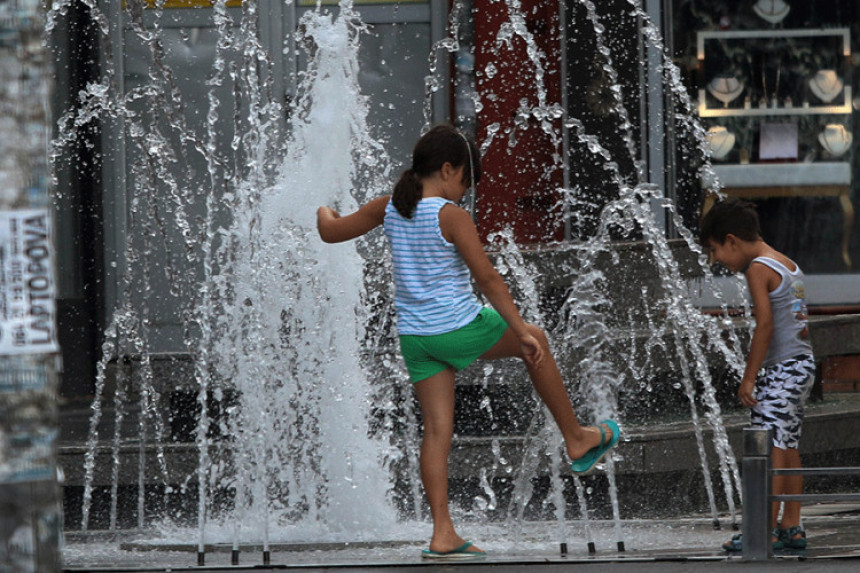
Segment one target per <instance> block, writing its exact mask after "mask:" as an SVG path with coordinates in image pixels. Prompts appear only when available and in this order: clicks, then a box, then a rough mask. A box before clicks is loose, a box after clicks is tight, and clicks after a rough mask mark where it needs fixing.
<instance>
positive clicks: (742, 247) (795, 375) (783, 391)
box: [701, 199, 815, 551]
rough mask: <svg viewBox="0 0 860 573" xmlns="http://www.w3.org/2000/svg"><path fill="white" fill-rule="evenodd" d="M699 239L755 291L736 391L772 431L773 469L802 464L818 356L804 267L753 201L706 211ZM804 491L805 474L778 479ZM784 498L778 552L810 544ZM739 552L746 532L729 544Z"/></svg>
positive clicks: (778, 485)
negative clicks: (764, 226)
mask: <svg viewBox="0 0 860 573" xmlns="http://www.w3.org/2000/svg"><path fill="white" fill-rule="evenodd" d="M701 241H702V244H703V245H705V246H706V247H707V248H708V250H709V251H710V253H711V258H712V259H713V260H715V261H717V262H719V263H721V264H722V265H723V266H725V267H727V268H728V269H729V270H730V271H732V272H734V273H736V272H738V271H744V274H745V275H746V278H747V284H748V285H749V289H750V294H751V296H752V303H753V313H754V315H755V331H754V332H753V337H752V341H751V342H750V350H749V356H748V357H747V365H746V369H745V370H744V375H743V379H742V380H741V385H740V389H739V390H738V399H740V402H741V404H743V405H744V406H747V407H749V408H750V423H751V424H752V425H753V426H760V427H763V428H769V429H772V430H773V449H772V454H771V456H772V459H773V467H774V468H799V467H800V453H799V452H798V449H797V446H798V443H799V442H800V427H801V422H802V421H803V405H804V403H805V402H806V399H807V397H808V396H809V391H810V389H811V388H812V382H813V380H814V379H815V359H814V358H813V356H812V345H811V344H810V342H809V329H808V328H807V313H806V298H805V296H806V295H805V292H804V288H803V272H802V271H801V270H800V267H798V266H797V264H796V263H795V262H794V261H792V260H791V259H789V258H788V257H786V256H785V255H783V254H782V253H780V252H778V251H776V250H774V249H773V248H772V247H771V246H770V245H768V244H767V243H765V242H764V241H763V240H762V238H761V232H760V230H759V220H758V215H757V214H756V211H755V207H754V206H753V205H752V204H750V203H747V202H745V201H739V200H737V199H729V200H726V201H723V202H720V203H717V204H716V205H714V206H713V208H711V210H710V211H708V212H707V214H706V215H705V217H704V219H703V220H702V225H701ZM800 493H803V477H802V476H799V475H791V476H780V475H775V476H774V477H773V494H774V495H785V494H800ZM778 512H779V503H774V504H773V506H772V510H771V526H772V527H773V539H772V541H773V548H774V550H782V549H790V550H802V549H805V548H806V534H805V533H804V531H803V529H801V526H800V502H799V501H788V502H785V506H784V508H783V513H782V521H781V522H780V523H779V524H777V516H778ZM723 549H725V550H726V551H741V550H742V545H741V536H740V535H735V536H734V537H733V538H732V540H731V541H729V542H727V543H724V544H723Z"/></svg>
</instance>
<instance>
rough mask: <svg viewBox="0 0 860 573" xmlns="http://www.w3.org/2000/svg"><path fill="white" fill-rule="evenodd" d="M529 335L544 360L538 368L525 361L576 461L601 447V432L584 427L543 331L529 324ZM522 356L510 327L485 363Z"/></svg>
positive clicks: (485, 354) (487, 353) (489, 353)
mask: <svg viewBox="0 0 860 573" xmlns="http://www.w3.org/2000/svg"><path fill="white" fill-rule="evenodd" d="M528 327H529V330H530V333H531V335H532V336H534V337H535V338H536V339H537V340H538V342H540V344H541V346H542V347H543V350H544V359H543V361H542V362H541V363H540V364H539V365H538V366H533V365H531V364H529V363H528V362H526V363H525V364H526V369H527V370H528V373H529V377H530V378H531V381H532V385H533V386H534V388H535V391H536V392H537V393H538V396H540V398H541V400H543V402H544V404H546V406H547V408H549V411H550V414H552V417H553V419H554V420H555V423H556V424H557V425H558V428H559V430H560V431H561V435H562V436H563V437H564V442H565V447H566V448H567V455H568V456H569V457H570V459H572V460H576V459H579V458H581V457H582V456H584V455H585V453H586V452H587V451H588V450H590V449H591V448H593V447H594V446H598V445H600V443H601V442H600V430H599V429H598V428H597V426H581V425H580V424H579V421H578V420H577V418H576V414H575V413H574V411H573V405H572V404H571V402H570V396H568V394H567V389H566V388H565V387H564V381H563V380H562V377H561V372H560V371H559V369H558V365H557V364H556V362H555V358H554V357H553V355H552V352H550V350H549V341H548V340H547V338H546V334H545V333H544V331H543V330H542V329H540V328H538V327H537V326H535V325H533V324H529V325H528ZM509 357H517V358H522V357H523V351H522V347H521V345H520V341H519V338H517V335H516V334H514V332H513V331H512V330H511V329H510V328H508V329H507V330H506V331H505V333H504V334H503V335H502V338H501V339H499V341H498V342H497V343H496V344H495V345H494V346H493V347H492V348H490V349H489V350H488V351H487V352H485V353H484V354H483V355H482V356H481V359H482V360H494V359H497V358H509ZM604 431H605V433H606V439H607V440H609V439H610V438H611V437H612V430H611V429H610V428H609V427H607V426H604Z"/></svg>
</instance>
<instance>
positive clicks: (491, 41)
mask: <svg viewBox="0 0 860 573" xmlns="http://www.w3.org/2000/svg"><path fill="white" fill-rule="evenodd" d="M521 13H522V15H523V16H524V18H525V25H526V29H527V30H528V31H529V32H530V33H531V35H532V36H533V38H534V43H535V45H536V47H537V48H538V50H539V51H540V53H541V58H540V67H542V68H543V71H544V76H543V80H542V81H543V85H544V89H545V91H546V102H545V103H546V105H552V104H561V73H560V68H561V65H560V64H561V49H560V45H559V13H558V3H557V0H521ZM474 19H475V71H476V75H477V77H476V81H477V88H478V93H479V94H480V96H481V102H482V104H483V109H482V110H481V111H480V112H478V141H479V143H480V142H483V141H486V139H487V138H488V137H489V135H488V129H489V128H490V126H492V125H493V124H498V126H499V129H498V131H497V132H496V134H495V136H494V137H493V139H492V143H491V144H490V147H489V148H488V149H487V151H486V153H485V154H484V156H483V170H484V171H483V172H484V174H483V178H482V180H481V183H480V185H479V188H478V200H477V224H478V231H479V232H480V234H481V236H482V237H486V236H487V234H488V233H491V232H494V231H499V230H501V229H503V228H505V227H506V226H511V227H512V228H513V231H514V237H515V239H516V241H517V243H520V244H535V243H545V242H548V241H555V240H561V239H563V238H564V223H563V220H562V217H561V214H562V210H561V207H560V205H559V201H560V198H561V196H560V194H559V193H558V191H557V189H558V188H559V187H561V186H562V183H563V178H562V175H563V172H562V169H561V166H560V164H559V165H556V162H557V160H556V159H554V156H560V155H561V153H562V148H561V143H560V138H561V131H560V128H561V120H558V119H557V120H553V122H552V125H553V131H554V132H555V133H556V134H557V135H556V137H557V139H558V143H556V142H554V141H553V137H552V136H550V135H548V134H546V133H545V132H544V131H543V130H542V129H541V126H540V122H539V121H538V120H536V119H535V118H534V117H530V118H529V119H528V120H527V122H526V123H525V124H518V125H515V118H516V116H517V114H518V113H519V112H520V110H521V107H522V104H521V102H522V101H525V102H526V103H525V107H526V108H528V109H532V108H534V107H536V106H537V105H538V104H539V101H538V100H539V97H538V85H539V84H538V74H537V71H538V69H539V67H538V66H536V65H535V63H534V62H533V61H532V58H530V56H529V54H528V51H527V47H528V44H527V42H526V41H525V39H523V38H522V37H521V36H520V35H518V34H516V33H513V34H511V35H510V41H509V42H500V41H499V31H500V29H501V27H502V25H503V24H505V23H506V22H507V23H508V24H510V23H511V17H510V15H509V13H508V6H507V4H506V3H505V2H503V1H500V0H475V12H474ZM490 65H492V66H494V67H495V70H492V69H491V68H488V66H490ZM512 136H513V138H514V139H515V140H516V145H514V146H513V147H511V146H510V141H511V137H512Z"/></svg>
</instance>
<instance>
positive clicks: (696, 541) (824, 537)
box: [63, 503, 860, 573]
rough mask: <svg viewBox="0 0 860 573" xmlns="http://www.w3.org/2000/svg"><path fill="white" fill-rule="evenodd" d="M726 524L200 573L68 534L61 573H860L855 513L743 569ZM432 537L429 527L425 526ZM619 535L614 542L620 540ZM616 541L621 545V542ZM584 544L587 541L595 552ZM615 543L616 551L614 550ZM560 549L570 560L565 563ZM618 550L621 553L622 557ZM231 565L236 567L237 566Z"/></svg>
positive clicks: (310, 555) (154, 544)
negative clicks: (478, 552) (297, 572)
mask: <svg viewBox="0 0 860 573" xmlns="http://www.w3.org/2000/svg"><path fill="white" fill-rule="evenodd" d="M729 523H730V522H729V520H728V519H726V520H724V524H723V527H722V529H720V530H715V529H714V527H713V525H712V523H711V520H710V519H708V518H704V517H702V518H697V517H693V518H681V519H674V520H671V519H668V520H629V521H627V520H626V521H623V522H622V523H621V525H620V527H618V526H617V525H616V524H615V523H613V522H606V521H592V522H589V523H588V524H587V527H586V526H585V524H583V523H582V522H578V521H572V522H568V523H566V524H563V525H560V524H558V523H534V522H528V523H526V524H524V525H523V526H522V528H521V530H520V531H519V532H515V531H512V530H511V528H510V527H508V528H503V527H501V526H474V527H471V528H470V527H469V525H468V524H466V525H464V526H463V530H464V531H465V532H466V533H468V534H470V535H473V536H474V538H475V539H476V541H477V540H478V539H480V543H479V544H480V546H481V547H482V549H484V550H485V551H486V552H487V554H488V555H487V557H486V558H484V559H480V560H470V561H458V562H450V561H448V562H444V563H440V562H433V561H428V560H422V558H421V550H422V549H424V548H425V547H426V545H425V544H426V541H412V540H409V539H398V540H394V541H364V542H353V543H290V544H284V543H275V542H272V543H271V544H270V545H269V550H270V556H269V557H270V559H269V563H268V565H264V562H263V548H262V546H259V545H257V546H252V545H241V546H240V551H239V552H238V554H234V553H233V552H232V545H231V544H229V543H224V544H211V545H207V546H206V552H205V554H204V565H203V566H199V565H198V554H197V546H196V545H195V544H194V542H193V541H192V542H190V543H183V542H180V541H177V540H176V539H175V538H174V539H167V538H163V537H159V536H158V535H155V534H153V533H149V534H142V533H137V534H132V533H124V534H107V533H91V534H87V535H82V534H73V533H68V534H67V537H66V540H65V547H64V552H63V555H64V566H65V569H66V570H67V571H177V570H192V569H193V570H231V571H252V570H255V571H259V570H268V569H301V570H303V571H324V570H333V569H349V570H351V571H354V572H359V571H383V570H385V571H431V570H432V571H435V570H452V569H457V568H464V567H473V568H475V569H473V570H474V571H475V572H476V573H482V572H484V571H487V570H489V569H492V571H493V572H494V573H513V572H516V571H522V570H525V569H532V568H539V569H540V571H541V572H547V573H553V572H554V571H561V570H568V569H569V568H570V567H571V566H575V567H576V570H577V571H658V570H659V571H661V572H675V571H693V570H695V571H709V570H715V569H717V568H719V569H728V568H731V570H733V571H761V570H764V569H771V568H772V569H774V570H776V568H779V570H780V571H810V570H823V569H824V568H826V569H827V571H858V570H860V504H848V503H843V504H809V505H807V506H805V507H804V525H805V527H806V530H807V535H808V541H809V549H808V550H807V551H806V552H805V553H804V554H797V555H782V556H778V557H775V558H774V559H771V560H769V561H767V562H744V561H743V559H742V557H741V556H739V555H727V554H726V553H725V552H723V551H722V550H721V549H720V545H721V544H722V543H723V542H724V541H726V540H727V539H728V538H729V537H731V535H732V534H733V533H735V532H734V531H732V530H731V527H730V526H729V525H728V524H729ZM426 530H427V532H428V533H429V525H426ZM619 532H620V533H619ZM619 537H620V539H619ZM588 540H590V541H591V544H593V545H591V544H590V543H589V542H588ZM619 541H620V542H621V543H619ZM562 543H565V544H566V549H567V553H566V554H565V555H562V553H561V549H562V545H561V544H562ZM619 549H623V550H622V551H619ZM234 558H236V559H237V561H238V565H233V564H232V563H233V559H234Z"/></svg>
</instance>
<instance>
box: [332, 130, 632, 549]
mask: <svg viewBox="0 0 860 573" xmlns="http://www.w3.org/2000/svg"><path fill="white" fill-rule="evenodd" d="M480 176H481V162H480V155H479V152H478V148H477V146H476V145H475V143H474V142H473V141H470V140H469V139H467V138H466V137H465V136H464V135H463V134H462V133H460V132H459V131H457V130H456V129H454V128H453V127H450V126H446V125H441V126H437V127H435V128H433V129H432V130H430V131H429V132H427V133H426V134H425V135H424V136H422V137H421V139H419V140H418V143H417V144H416V145H415V149H414V150H413V153H412V167H411V168H410V169H407V170H406V171H405V172H404V173H403V174H402V175H401V177H400V180H399V181H398V182H397V184H396V185H395V187H394V194H393V195H392V196H385V197H380V198H378V199H374V200H372V201H370V202H368V203H366V204H365V205H364V206H362V207H361V208H360V209H358V211H356V212H355V213H352V214H350V215H346V216H343V217H341V216H340V215H339V214H338V213H337V212H336V211H334V210H333V209H331V208H329V207H320V208H319V210H318V211H317V227H318V229H319V233H320V237H321V238H322V240H323V241H325V242H327V243H336V242H341V241H348V240H350V239H354V238H356V237H358V236H360V235H363V234H365V233H367V232H368V231H370V230H371V229H374V228H376V227H377V226H379V225H383V228H384V231H385V235H386V237H387V238H388V241H389V243H390V245H391V250H392V254H393V260H394V283H395V296H394V305H395V308H396V311H397V326H398V332H399V336H400V348H401V352H402V354H403V358H404V361H405V362H406V367H407V370H408V371H409V377H410V378H411V380H412V383H413V387H414V388H415V392H416V394H417V396H418V402H419V404H420V406H421V411H422V414H423V419H424V437H423V439H422V442H421V461H420V467H421V480H422V482H423V484H424V489H425V491H426V493H427V499H428V501H429V504H430V512H431V515H432V517H433V537H432V539H431V540H430V548H429V549H427V550H424V551H423V552H422V555H423V556H424V557H426V558H432V559H446V558H464V557H465V558H471V557H480V556H483V555H485V553H484V552H483V551H481V550H480V549H479V548H478V547H476V546H475V545H472V544H471V543H469V542H466V541H464V539H463V538H462V537H460V536H459V535H458V534H457V532H456V531H455V529H454V524H453V522H452V521H451V516H450V514H449V510H448V454H449V452H450V449H451V439H452V436H453V431H454V373H455V372H456V371H458V370H462V369H463V368H465V367H466V366H468V365H469V364H471V363H472V362H474V361H475V360H477V359H479V358H480V359H483V360H491V359H496V358H506V357H518V358H521V359H523V360H524V362H525V365H526V369H527V370H528V373H529V377H530V378H531V381H532V384H533V385H534V388H535V390H536V391H537V393H538V395H539V396H540V398H541V399H542V400H543V402H544V403H545V404H546V405H547V407H548V408H549V411H550V413H551V414H552V416H553V418H554V419H555V422H556V424H558V427H559V429H560V430H561V433H562V436H563V437H564V441H565V448H566V451H567V455H568V456H569V457H570V459H571V460H573V462H572V464H571V469H572V471H573V472H574V473H576V474H586V473H588V472H590V471H591V470H593V469H594V466H595V464H597V463H598V462H599V461H600V460H601V459H602V458H603V457H604V456H605V455H606V453H607V452H608V451H609V450H610V449H611V448H612V447H613V446H614V445H615V444H616V443H617V442H618V437H619V431H618V425H617V424H616V423H615V422H614V421H612V420H607V421H605V422H602V423H601V424H600V425H599V426H587V427H585V426H580V425H579V422H578V421H577V418H576V415H575V414H574V411H573V406H572V405H571V402H570V397H569V396H568V395H567V391H566V390H565V387H564V384H563V382H562V378H561V373H560V372H559V370H558V367H557V365H556V362H555V359H554V358H553V356H552V354H551V353H550V350H549V344H548V342H547V338H546V335H545V334H544V332H543V331H542V330H541V329H540V328H538V327H537V326H534V325H532V324H527V323H526V322H524V321H523V319H522V317H521V316H520V313H519V311H518V310H517V307H516V305H515V304H514V301H513V298H512V297H511V294H510V291H509V290H508V288H507V285H505V282H504V280H503V279H502V277H501V276H500V275H499V273H498V272H497V271H496V270H495V268H494V267H493V265H492V263H491V262H490V260H489V258H488V257H487V255H486V253H485V252H484V248H483V245H482V244H481V240H480V238H479V237H478V231H477V229H476V228H475V224H474V222H473V221H472V218H471V216H470V215H469V213H468V212H466V211H465V210H463V209H461V208H460V207H458V206H457V203H458V202H459V201H460V200H461V199H462V198H463V196H464V195H465V194H466V192H467V191H468V190H469V188H470V186H472V185H474V184H475V183H477V182H478V180H479V179H480ZM471 279H474V281H475V283H476V285H477V287H478V288H479V289H480V291H481V292H482V293H483V294H484V296H485V297H486V298H487V299H488V300H489V302H490V303H491V304H492V306H493V308H485V307H483V306H482V305H481V304H480V303H479V302H478V299H477V297H476V296H475V293H474V291H473V290H472V284H471ZM494 309H495V310H494Z"/></svg>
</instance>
